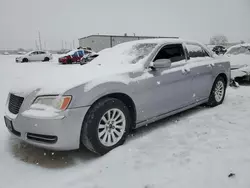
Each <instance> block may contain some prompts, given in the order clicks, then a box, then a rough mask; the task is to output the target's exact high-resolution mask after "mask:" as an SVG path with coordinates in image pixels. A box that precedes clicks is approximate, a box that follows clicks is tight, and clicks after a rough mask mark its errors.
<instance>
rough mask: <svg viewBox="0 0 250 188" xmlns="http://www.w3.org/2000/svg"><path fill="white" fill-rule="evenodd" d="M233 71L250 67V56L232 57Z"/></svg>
mask: <svg viewBox="0 0 250 188" xmlns="http://www.w3.org/2000/svg"><path fill="white" fill-rule="evenodd" d="M227 57H228V58H229V59H230V64H231V69H239V68H242V67H246V66H250V55H244V54H241V55H230V56H227Z"/></svg>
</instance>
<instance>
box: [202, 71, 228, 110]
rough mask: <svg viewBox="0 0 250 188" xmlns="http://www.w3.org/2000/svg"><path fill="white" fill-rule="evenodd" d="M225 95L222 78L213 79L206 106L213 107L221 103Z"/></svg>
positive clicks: (224, 85)
mask: <svg viewBox="0 0 250 188" xmlns="http://www.w3.org/2000/svg"><path fill="white" fill-rule="evenodd" d="M225 94H226V81H225V79H224V78H223V77H222V76H219V77H217V78H216V79H215V81H214V84H213V87H212V91H211V93H210V96H209V100H208V103H207V104H208V106H211V107H214V106H218V105H220V104H222V103H223V101H224V98H225Z"/></svg>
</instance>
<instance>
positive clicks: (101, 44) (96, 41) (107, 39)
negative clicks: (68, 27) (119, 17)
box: [79, 35, 178, 52]
mask: <svg viewBox="0 0 250 188" xmlns="http://www.w3.org/2000/svg"><path fill="white" fill-rule="evenodd" d="M150 38H178V37H156V36H127V35H124V36H119V35H90V36H87V37H83V38H80V39H79V46H80V47H89V48H91V49H92V50H93V51H95V52H99V51H101V50H103V49H105V48H110V47H113V46H115V45H117V44H120V43H123V42H128V41H134V40H141V39H150Z"/></svg>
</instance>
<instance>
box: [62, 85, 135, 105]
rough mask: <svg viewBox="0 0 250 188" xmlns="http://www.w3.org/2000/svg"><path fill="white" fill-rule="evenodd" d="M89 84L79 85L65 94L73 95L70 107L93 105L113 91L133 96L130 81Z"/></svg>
mask: <svg viewBox="0 0 250 188" xmlns="http://www.w3.org/2000/svg"><path fill="white" fill-rule="evenodd" d="M88 84H89V83H87V84H84V85H81V86H78V87H76V88H73V89H71V90H69V91H67V92H66V93H65V95H71V96H73V99H72V101H71V103H70V106H69V108H78V107H83V106H91V105H92V104H93V103H94V102H95V101H97V100H98V99H100V98H102V97H104V96H106V95H109V94H113V93H123V94H126V95H128V96H131V92H130V90H129V89H128V83H124V82H118V81H113V82H106V83H100V84H97V85H92V86H91V87H90V85H88Z"/></svg>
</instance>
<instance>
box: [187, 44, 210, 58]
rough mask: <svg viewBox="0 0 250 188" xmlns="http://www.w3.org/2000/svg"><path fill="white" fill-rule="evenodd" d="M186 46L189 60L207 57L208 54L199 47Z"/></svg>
mask: <svg viewBox="0 0 250 188" xmlns="http://www.w3.org/2000/svg"><path fill="white" fill-rule="evenodd" d="M186 46H187V50H188V53H189V57H190V58H196V57H209V55H208V53H207V52H206V51H205V50H204V49H203V48H202V47H201V46H199V45H196V44H187V45H186Z"/></svg>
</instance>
